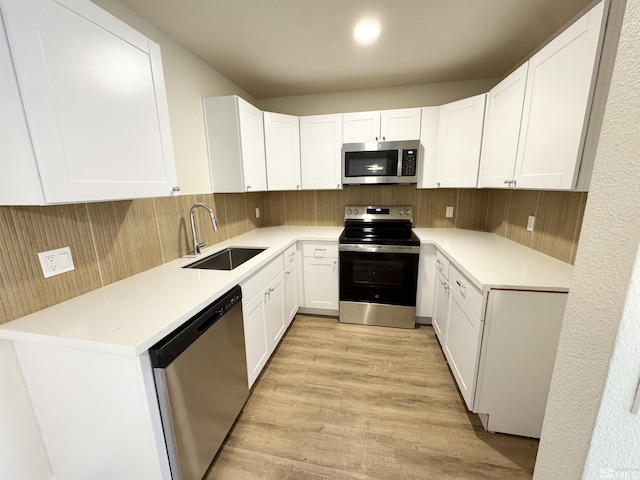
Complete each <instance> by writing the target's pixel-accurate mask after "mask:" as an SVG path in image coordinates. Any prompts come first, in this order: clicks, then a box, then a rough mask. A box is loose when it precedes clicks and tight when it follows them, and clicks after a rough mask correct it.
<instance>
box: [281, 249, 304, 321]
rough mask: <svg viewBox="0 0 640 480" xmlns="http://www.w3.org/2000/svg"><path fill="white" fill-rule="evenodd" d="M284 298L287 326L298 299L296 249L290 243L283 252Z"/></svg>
mask: <svg viewBox="0 0 640 480" xmlns="http://www.w3.org/2000/svg"><path fill="white" fill-rule="evenodd" d="M284 265H285V267H284V298H285V319H286V324H287V327H288V326H289V325H291V322H292V321H293V317H295V316H296V313H298V308H300V300H299V296H298V283H299V280H298V250H297V247H296V245H292V246H291V247H289V248H288V249H287V250H286V251H285V252H284Z"/></svg>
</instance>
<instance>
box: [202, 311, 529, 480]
mask: <svg viewBox="0 0 640 480" xmlns="http://www.w3.org/2000/svg"><path fill="white" fill-rule="evenodd" d="M537 448H538V442H537V440H532V439H527V438H521V437H514V436H510V435H501V434H491V433H487V432H485V431H484V429H483V428H482V425H481V424H480V421H479V419H478V417H477V416H476V415H473V414H469V413H467V410H466V408H465V407H464V405H463V400H462V398H461V397H460V394H459V393H458V390H457V388H456V386H455V382H454V380H453V377H452V376H451V373H450V372H449V369H448V367H447V365H446V363H445V360H444V355H443V354H442V351H441V350H440V347H439V345H438V341H437V339H436V337H435V334H434V331H433V329H432V328H431V327H426V326H422V327H420V328H417V329H416V330H402V329H395V328H382V327H367V326H362V325H344V324H340V323H338V321H337V320H336V319H335V318H325V317H315V316H306V315H298V316H297V317H296V319H295V320H294V323H293V324H292V326H291V328H290V329H289V331H288V333H287V335H286V336H285V338H284V339H283V340H282V342H281V344H280V347H279V349H278V351H277V352H276V354H275V355H274V356H273V357H272V359H271V362H270V364H269V365H268V366H267V367H266V368H265V370H264V372H263V374H262V377H261V378H260V379H259V380H258V381H257V382H256V385H255V386H254V389H253V392H252V394H251V397H250V398H249V401H248V402H247V404H246V406H245V408H244V410H243V412H242V413H241V415H240V417H239V419H238V421H237V422H236V425H235V427H234V429H233V430H232V431H231V433H230V434H229V437H228V438H227V440H226V442H225V444H224V445H223V447H222V449H221V450H220V452H219V454H218V456H217V458H216V459H215V461H214V464H213V466H212V468H211V470H210V471H209V474H208V476H207V477H206V478H207V480H214V479H215V480H251V479H260V480H272V479H273V480H276V479H277V480H283V479H288V480H303V479H305V480H306V479H309V480H319V479H392V480H396V479H397V480H408V479H437V480H445V479H492V480H500V479H505V480H506V479H509V480H515V479H530V478H531V476H532V472H533V465H534V463H535V457H536V452H537Z"/></svg>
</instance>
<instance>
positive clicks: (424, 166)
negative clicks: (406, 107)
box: [418, 107, 440, 188]
mask: <svg viewBox="0 0 640 480" xmlns="http://www.w3.org/2000/svg"><path fill="white" fill-rule="evenodd" d="M439 123H440V107H424V108H423V109H422V121H421V122H420V156H421V159H420V161H419V162H418V188H436V160H437V158H438V125H439Z"/></svg>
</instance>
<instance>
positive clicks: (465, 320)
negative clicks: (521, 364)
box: [444, 289, 482, 411]
mask: <svg viewBox="0 0 640 480" xmlns="http://www.w3.org/2000/svg"><path fill="white" fill-rule="evenodd" d="M449 291H450V294H449V312H448V318H447V321H446V334H445V343H444V354H445V356H446V357H447V361H448V362H449V366H450V367H451V372H452V373H453V376H454V377H455V379H456V383H457V384H458V388H459V389H460V392H461V393H462V398H464V401H465V403H466V404H467V408H468V409H469V410H472V411H473V401H474V397H475V389H476V378H477V373H478V359H479V356H480V342H481V340H482V322H481V321H480V318H479V317H478V316H477V315H475V314H474V313H473V311H471V308H470V307H469V306H468V305H467V304H466V302H465V301H464V300H463V299H462V297H461V296H460V294H458V292H457V291H456V290H455V289H450V290H449Z"/></svg>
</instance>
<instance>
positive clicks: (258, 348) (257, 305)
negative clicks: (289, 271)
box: [241, 255, 289, 388]
mask: <svg viewBox="0 0 640 480" xmlns="http://www.w3.org/2000/svg"><path fill="white" fill-rule="evenodd" d="M284 277H285V275H284V271H283V257H282V255H280V256H278V257H277V258H276V259H274V260H272V261H271V263H269V264H268V265H267V266H265V267H263V268H262V269H261V270H260V271H258V272H257V273H256V274H254V275H253V276H251V277H250V278H249V279H248V280H246V281H245V282H243V283H242V284H241V287H242V311H243V319H244V342H245V348H246V350H247V375H248V379H249V388H251V386H252V385H253V383H254V382H255V381H256V379H257V378H258V376H259V375H260V372H262V369H263V368H264V366H265V365H266V363H267V360H269V357H270V356H271V354H272V353H273V352H274V350H275V349H276V347H277V346H278V342H280V340H281V339H282V336H283V335H284V332H285V331H286V329H287V326H288V325H289V321H288V320H287V311H286V306H285V280H284Z"/></svg>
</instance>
